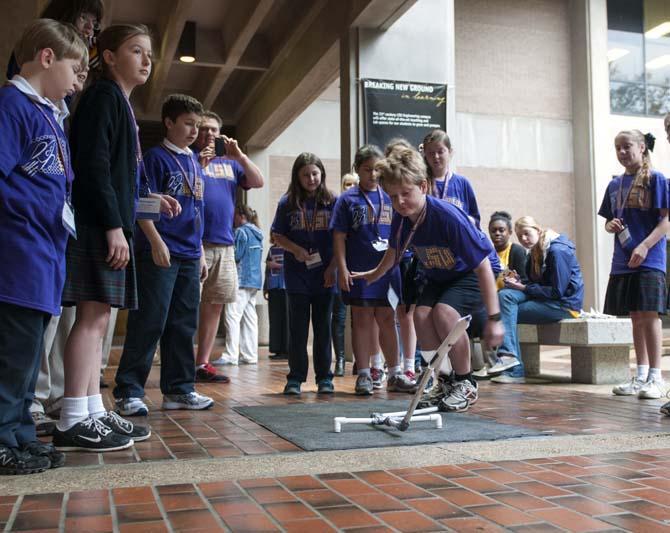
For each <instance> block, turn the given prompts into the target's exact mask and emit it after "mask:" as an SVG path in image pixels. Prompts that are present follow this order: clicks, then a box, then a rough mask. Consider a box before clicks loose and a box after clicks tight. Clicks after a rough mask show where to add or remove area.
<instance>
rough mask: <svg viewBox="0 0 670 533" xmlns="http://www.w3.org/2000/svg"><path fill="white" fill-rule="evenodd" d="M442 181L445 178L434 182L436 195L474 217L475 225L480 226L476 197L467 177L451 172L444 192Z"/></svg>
mask: <svg viewBox="0 0 670 533" xmlns="http://www.w3.org/2000/svg"><path fill="white" fill-rule="evenodd" d="M444 182H445V180H442V181H436V182H435V189H436V193H437V194H436V197H437V198H439V199H441V200H446V201H447V202H449V203H450V204H453V205H455V206H456V207H460V208H461V209H462V210H463V211H465V213H466V214H467V215H470V216H471V217H472V218H473V219H475V220H476V221H477V227H480V226H479V225H480V222H481V215H480V214H479V206H478V205H477V197H476V196H475V191H474V189H473V188H472V185H470V182H469V181H468V180H467V178H466V177H465V176H461V175H460V174H452V175H451V177H450V178H449V183H448V185H447V192H446V194H445V192H444Z"/></svg>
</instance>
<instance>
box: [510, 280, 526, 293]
mask: <svg viewBox="0 0 670 533" xmlns="http://www.w3.org/2000/svg"><path fill="white" fill-rule="evenodd" d="M505 288H506V289H516V290H517V291H523V290H524V289H525V288H526V286H525V285H524V284H523V283H521V282H520V281H519V280H517V279H515V278H505Z"/></svg>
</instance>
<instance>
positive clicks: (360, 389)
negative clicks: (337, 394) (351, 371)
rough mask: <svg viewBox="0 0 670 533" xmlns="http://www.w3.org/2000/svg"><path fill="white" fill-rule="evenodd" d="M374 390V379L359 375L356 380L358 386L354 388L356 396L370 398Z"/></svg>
mask: <svg viewBox="0 0 670 533" xmlns="http://www.w3.org/2000/svg"><path fill="white" fill-rule="evenodd" d="M373 389H374V386H373V384H372V377H370V376H368V375H364V374H358V377H357V378H356V386H355V387H354V391H355V393H356V396H370V395H371V394H372V390H373Z"/></svg>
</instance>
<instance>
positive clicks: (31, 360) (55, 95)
mask: <svg viewBox="0 0 670 533" xmlns="http://www.w3.org/2000/svg"><path fill="white" fill-rule="evenodd" d="M15 52H16V58H17V61H18V63H19V64H20V65H21V71H20V74H19V75H17V76H14V78H12V80H11V81H10V82H9V84H8V85H7V86H6V87H3V88H1V89H0V131H2V132H3V135H2V145H1V148H0V254H1V256H2V257H3V259H4V263H3V269H2V276H0V474H30V473H34V472H42V471H43V470H46V469H47V468H50V467H51V468H54V467H58V466H62V465H63V463H64V460H65V457H64V455H63V454H62V453H59V452H57V451H55V450H54V449H53V447H52V446H51V445H46V444H43V443H40V442H39V441H38V440H37V437H36V434H35V425H34V423H33V420H32V417H31V414H30V410H29V408H30V405H31V403H32V400H33V397H34V392H35V383H36V381H37V375H38V371H39V365H40V356H41V349H42V342H43V335H44V331H45V329H46V326H47V324H48V323H49V320H50V319H51V316H52V315H58V314H59V313H60V302H61V292H62V290H63V284H64V280H65V246H66V242H67V236H68V231H74V216H73V214H72V212H71V209H70V206H69V199H70V191H71V188H72V179H73V178H74V176H73V172H72V167H71V164H70V163H71V159H70V150H69V147H68V143H67V139H66V137H65V133H64V132H63V129H62V127H61V124H62V120H63V119H64V118H65V117H64V116H63V113H67V111H66V108H64V107H63V106H61V107H58V106H56V105H55V104H54V102H60V101H61V100H63V98H65V97H66V96H68V95H70V94H73V93H74V92H75V88H76V83H77V74H78V73H79V72H81V71H82V70H83V68H84V67H85V65H86V64H87V63H88V50H87V47H86V45H85V44H84V42H83V41H82V40H81V39H80V37H79V36H78V35H77V34H76V32H75V30H74V29H73V28H71V27H69V26H65V25H63V24H61V23H59V22H56V21H54V20H47V19H39V20H36V21H35V22H33V23H32V24H31V25H30V26H29V27H28V28H27V29H26V30H25V31H24V33H23V35H22V37H21V39H20V41H19V42H18V44H17V46H16V49H15ZM65 116H67V115H65ZM68 228H69V229H68Z"/></svg>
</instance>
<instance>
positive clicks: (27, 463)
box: [0, 445, 51, 476]
mask: <svg viewBox="0 0 670 533" xmlns="http://www.w3.org/2000/svg"><path fill="white" fill-rule="evenodd" d="M50 466H51V462H50V461H49V459H47V458H46V457H42V456H39V455H33V454H31V453H29V452H27V451H23V450H20V449H19V448H10V447H9V446H2V445H0V475H3V476H21V475H23V474H36V473H38V472H44V471H45V470H46V469H47V468H49V467H50Z"/></svg>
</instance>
